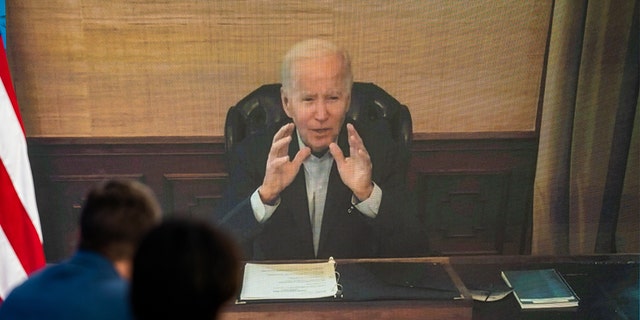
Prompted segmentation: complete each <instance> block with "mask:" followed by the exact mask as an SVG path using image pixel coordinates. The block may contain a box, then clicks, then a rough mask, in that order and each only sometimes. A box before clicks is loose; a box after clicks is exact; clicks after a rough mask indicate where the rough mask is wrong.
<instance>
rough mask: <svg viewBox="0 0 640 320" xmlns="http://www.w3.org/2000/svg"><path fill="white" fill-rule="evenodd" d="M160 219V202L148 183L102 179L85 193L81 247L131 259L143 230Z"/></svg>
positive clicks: (113, 257) (114, 258)
mask: <svg viewBox="0 0 640 320" xmlns="http://www.w3.org/2000/svg"><path fill="white" fill-rule="evenodd" d="M160 219H161V211H160V206H159V204H158V201H157V199H156V197H155V195H154V193H153V191H151V189H150V188H149V187H147V186H146V185H144V184H142V183H140V182H137V181H133V180H107V181H103V182H102V183H99V184H97V185H96V186H94V187H93V188H92V189H91V190H90V191H89V193H88V194H87V196H86V200H85V202H84V205H83V209H82V212H81V214H80V242H79V249H81V250H89V251H93V252H97V253H99V254H102V255H103V256H105V257H106V258H107V259H109V260H110V261H112V262H114V263H119V262H121V261H125V262H130V261H131V259H132V258H133V254H134V253H135V250H136V248H137V246H138V243H139V242H140V240H141V239H142V237H143V236H144V234H145V233H146V232H148V231H149V230H150V229H151V228H152V227H153V226H155V225H157V224H158V223H159V222H160ZM125 268H126V266H125ZM118 271H120V272H122V271H123V270H120V269H118ZM123 276H125V277H126V276H127V274H126V270H125V274H123Z"/></svg>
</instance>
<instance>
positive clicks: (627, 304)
mask: <svg viewBox="0 0 640 320" xmlns="http://www.w3.org/2000/svg"><path fill="white" fill-rule="evenodd" d="M376 262H412V263H424V264H440V265H442V266H443V267H444V268H445V270H446V271H447V274H448V275H449V277H450V279H451V281H453V283H454V284H455V286H456V287H457V288H458V290H459V292H460V295H461V299H455V300H439V299H435V300H432V299H425V300H384V299H383V300H376V301H293V302H277V303H251V304H236V305H230V306H228V307H227V308H225V310H224V311H223V314H222V315H221V319H223V320H233V319H263V318H272V317H273V318H279V319H305V320H312V319H472V318H473V319H543V318H546V319H638V317H639V313H638V312H639V311H638V304H639V300H638V294H639V288H638V273H639V271H638V265H639V262H640V255H592V256H571V257H556V256H472V257H450V258H447V257H429V258H407V259H355V260H352V259H350V260H338V264H339V265H340V264H345V263H346V264H351V263H376ZM550 267H551V268H556V269H557V270H558V271H560V273H562V274H563V275H564V276H565V278H566V279H567V281H568V282H569V284H570V285H571V286H572V287H573V288H574V290H575V291H576V293H577V294H578V296H579V297H580V299H581V301H580V307H579V308H578V309H573V310H569V311H549V310H542V311H540V310H536V311H523V310H520V308H519V306H518V303H517V302H516V301H515V298H514V297H513V296H512V295H509V296H507V297H506V298H504V299H503V300H500V301H496V302H476V301H472V300H471V298H470V295H469V291H468V289H486V288H490V287H491V286H498V285H503V282H502V279H501V278H500V271H501V270H505V269H534V268H550Z"/></svg>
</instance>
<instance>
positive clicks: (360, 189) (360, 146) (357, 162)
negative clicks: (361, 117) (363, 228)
mask: <svg viewBox="0 0 640 320" xmlns="http://www.w3.org/2000/svg"><path fill="white" fill-rule="evenodd" d="M347 134H348V135H349V153H350V155H349V157H345V156H344V154H343V153H342V150H340V147H338V145H337V144H336V143H335V142H334V143H331V144H330V145H329V152H331V155H332V156H333V158H334V159H335V161H336V165H337V167H338V172H339V173H340V178H341V179H342V182H344V184H345V185H346V186H347V187H349V189H351V191H353V194H354V195H355V196H356V197H357V198H358V200H360V201H362V200H366V199H367V198H369V196H370V195H371V192H372V191H373V184H372V183H371V169H372V167H373V166H372V164H371V158H370V157H369V153H368V152H367V149H366V148H365V147H364V143H363V142H362V138H360V135H359V134H358V132H357V131H356V129H355V128H354V127H353V125H352V124H350V123H349V124H347Z"/></svg>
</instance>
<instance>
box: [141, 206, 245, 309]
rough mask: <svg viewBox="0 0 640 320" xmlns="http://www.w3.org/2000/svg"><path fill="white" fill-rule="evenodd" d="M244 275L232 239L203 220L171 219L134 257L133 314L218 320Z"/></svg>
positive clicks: (155, 230) (153, 233) (149, 236)
mask: <svg viewBox="0 0 640 320" xmlns="http://www.w3.org/2000/svg"><path fill="white" fill-rule="evenodd" d="M239 275H240V260H239V254H238V251H237V249H236V245H235V243H233V242H232V240H231V238H230V237H227V236H225V235H224V234H222V233H221V232H220V231H218V230H216V229H215V228H214V227H213V226H211V225H210V224H209V223H206V222H204V221H198V220H192V219H186V218H180V219H175V218H174V219H170V220H166V221H164V222H163V223H162V224H161V225H160V226H158V227H157V228H155V229H153V230H152V231H151V232H150V233H149V234H148V235H147V237H145V239H144V240H143V241H142V243H141V244H140V247H139V250H138V252H137V253H136V255H135V258H134V263H133V277H132V281H131V304H132V307H133V312H134V314H135V317H136V319H137V320H159V319H189V320H198V319H202V320H205V319H206V320H212V319H215V318H216V316H217V314H218V312H219V310H220V307H221V306H222V305H223V304H224V303H225V302H227V301H229V300H230V299H231V298H233V297H234V296H235V294H236V293H237V290H238V288H239V285H240V276H239Z"/></svg>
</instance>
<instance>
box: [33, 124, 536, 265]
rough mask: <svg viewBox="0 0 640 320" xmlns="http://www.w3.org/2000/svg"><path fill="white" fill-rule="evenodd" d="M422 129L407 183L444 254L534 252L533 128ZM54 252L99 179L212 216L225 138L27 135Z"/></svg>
mask: <svg viewBox="0 0 640 320" xmlns="http://www.w3.org/2000/svg"><path fill="white" fill-rule="evenodd" d="M418 138H419V139H417V140H414V143H413V146H412V160H411V166H410V176H409V181H410V187H411V188H412V190H413V192H414V193H415V196H416V197H417V199H418V201H419V202H420V208H421V209H422V211H421V213H422V216H421V217H422V218H423V219H424V220H425V221H426V222H427V228H428V231H429V234H430V236H431V242H432V246H431V247H432V249H434V250H436V251H437V252H438V253H439V254H447V255H463V254H464V255H468V254H526V253H529V252H530V248H529V246H530V235H531V225H530V221H531V214H532V209H531V203H532V195H533V192H532V188H533V176H534V171H535V155H536V152H537V144H536V139H535V137H531V136H521V137H516V138H504V137H502V138H495V137H494V138H477V139H470V138H469V137H466V138H459V137H458V138H455V137H454V138H450V139H431V140H429V139H422V138H421V137H419V136H418ZM27 143H28V146H29V155H30V159H31V166H32V171H33V176H34V183H35V187H36V197H37V201H38V207H39V209H40V218H41V220H42V227H43V234H44V242H45V251H46V255H47V260H48V261H49V262H55V261H59V260H61V259H63V258H65V257H67V256H68V255H69V254H70V253H71V252H72V251H73V249H74V248H75V245H76V243H77V242H76V239H77V218H78V215H79V213H80V209H81V206H82V203H83V197H84V195H85V194H86V192H87V191H88V189H89V188H90V186H91V185H93V184H94V183H95V182H97V181H100V180H103V179H107V178H114V177H121V178H131V179H138V180H141V181H142V182H144V183H146V184H147V185H149V186H150V187H151V189H153V190H154V192H155V193H156V195H157V196H158V199H159V201H160V203H161V205H162V207H163V210H164V213H165V214H166V215H172V214H188V215H195V216H199V217H205V218H206V217H208V215H209V214H210V213H211V212H212V210H213V208H214V207H215V205H216V202H217V200H218V199H219V198H220V197H221V195H222V193H223V191H224V189H225V187H226V183H227V173H226V165H225V161H226V160H225V157H224V141H223V139H222V138H216V139H211V138H202V137H192V138H144V139H130V138H73V139H61V138H29V139H28V140H27Z"/></svg>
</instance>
